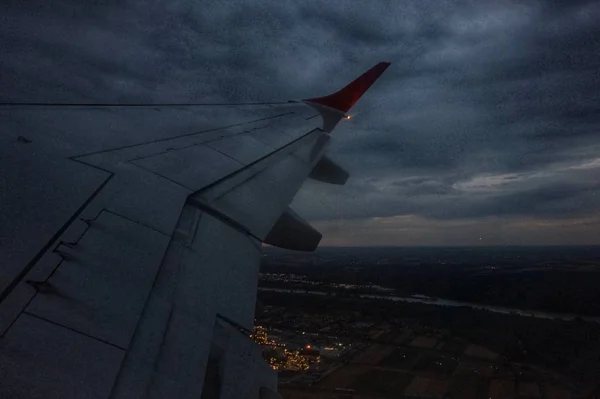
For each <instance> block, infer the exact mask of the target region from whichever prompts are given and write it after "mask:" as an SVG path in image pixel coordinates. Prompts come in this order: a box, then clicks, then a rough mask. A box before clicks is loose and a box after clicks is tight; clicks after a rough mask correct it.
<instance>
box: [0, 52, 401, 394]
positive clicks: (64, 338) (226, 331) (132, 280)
mask: <svg viewBox="0 0 600 399" xmlns="http://www.w3.org/2000/svg"><path fill="white" fill-rule="evenodd" d="M388 66H389V64H388V63H379V64H377V65H376V66H375V67H373V68H372V69H370V70H369V71H367V72H366V73H365V74H363V75H361V76H360V77H359V78H358V79H356V80H355V81H354V82H352V83H350V84H349V85H348V86H346V87H345V88H343V89H342V90H340V91H339V92H337V93H334V94H332V95H330V96H326V97H319V98H313V99H307V100H302V101H295V102H288V103H276V104H275V103H273V104H254V105H203V106H194V107H186V106H185V105H181V106H168V107H167V106H152V107H134V106H132V107H123V106H111V105H108V104H105V105H95V106H93V107H92V106H77V105H74V104H72V105H69V104H62V105H56V104H54V105H50V104H47V105H46V104H20V105H15V104H11V105H8V104H3V105H0V118H1V120H2V126H3V134H2V136H1V137H0V140H2V143H1V145H0V177H1V180H0V184H1V186H0V256H1V259H2V268H1V269H0V396H2V397H18V398H21V397H22V398H71V397H73V398H142V397H152V398H188V397H189V398H213V397H219V398H246V397H248V398H258V397H261V398H263V397H264V398H267V397H278V396H277V394H275V393H274V392H275V391H276V385H277V378H276V374H275V373H274V372H273V371H271V370H270V369H269V367H268V366H267V364H266V363H265V362H264V361H263V360H262V357H261V354H260V348H258V347H257V346H255V345H254V344H253V342H252V341H251V340H250V339H249V338H248V334H249V332H250V331H251V330H252V328H253V324H254V307H255V302H256V286H257V281H258V269H259V263H260V256H261V245H262V243H269V244H271V245H276V246H280V247H283V248H290V249H296V250H314V249H315V248H316V247H317V245H318V243H319V241H320V239H321V235H320V233H319V232H317V231H316V230H315V229H314V228H312V227H311V226H310V225H309V224H308V223H307V222H306V221H304V220H302V219H301V217H300V216H298V215H297V214H296V213H294V212H293V211H292V210H291V209H289V208H288V205H289V204H290V202H291V201H292V199H293V197H294V195H295V194H296V192H297V191H298V190H299V188H300V187H301V185H302V183H303V181H304V180H305V179H306V178H308V177H311V178H314V179H318V180H321V181H324V182H328V183H332V184H343V183H344V182H345V181H346V179H347V177H348V174H347V173H346V172H345V171H344V170H343V169H342V168H341V167H339V166H338V165H337V164H335V162H333V161H332V160H330V159H329V158H327V157H326V156H325V155H324V154H325V152H326V150H327V147H328V145H329V141H330V139H331V135H330V133H331V131H332V130H333V128H334V127H335V125H336V124H337V123H339V122H340V121H341V120H343V118H344V117H345V112H347V111H348V109H349V108H350V107H351V106H352V105H354V103H356V101H357V100H358V99H359V97H360V96H361V95H362V94H363V93H364V92H365V91H366V90H367V89H368V88H369V86H371V84H373V83H374V82H375V80H376V79H377V78H378V77H379V76H380V75H381V73H383V71H384V70H385V69H386V68H387V67H388Z"/></svg>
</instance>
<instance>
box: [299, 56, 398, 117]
mask: <svg viewBox="0 0 600 399" xmlns="http://www.w3.org/2000/svg"><path fill="white" fill-rule="evenodd" d="M389 66H390V63H389V62H380V63H379V64H377V65H375V66H374V67H373V68H371V69H369V70H368V71H367V72H365V73H363V74H362V75H360V76H359V77H358V78H356V79H354V80H353V81H352V83H350V84H348V85H347V86H346V87H344V88H343V89H342V90H340V91H338V92H336V93H333V94H330V95H328V96H325V97H317V98H309V99H307V100H304V101H310V102H312V103H317V104H321V105H326V106H328V107H331V108H335V109H337V110H339V111H342V112H347V111H348V110H349V109H350V108H352V106H353V105H354V104H356V102H357V101H358V99H359V98H360V97H361V96H362V95H363V94H365V92H366V91H367V90H369V87H371V85H372V84H373V83H375V81H376V80H377V79H378V78H379V76H381V74H382V73H383V72H384V71H385V70H386V69H387V67H389Z"/></svg>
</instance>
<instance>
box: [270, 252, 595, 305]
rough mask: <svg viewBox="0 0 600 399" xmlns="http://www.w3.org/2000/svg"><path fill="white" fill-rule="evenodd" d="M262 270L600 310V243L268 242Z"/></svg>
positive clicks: (485, 300) (400, 290)
mask: <svg viewBox="0 0 600 399" xmlns="http://www.w3.org/2000/svg"><path fill="white" fill-rule="evenodd" d="M261 271H262V272H263V273H294V274H296V275H302V276H304V277H305V278H306V279H307V280H313V281H315V282H319V283H321V284H325V285H326V284H329V283H338V284H339V283H343V284H353V285H357V286H365V285H367V286H368V285H369V284H372V285H376V286H380V287H385V288H391V289H393V290H394V291H395V294H396V295H400V296H412V295H425V296H429V297H437V298H444V299H452V300H458V301H466V302H474V303H481V304H489V305H497V306H506V307H511V308H520V309H528V310H540V311H548V312H557V313H572V314H578V315H588V316H600V289H599V287H600V247H598V246H593V247H590V246H586V247H470V248H467V247H446V248H439V247H431V248H386V247H382V248H377V247H375V248H322V249H319V250H318V251H317V252H316V253H311V254H305V253H292V252H283V251H279V250H277V249H272V248H269V250H267V255H266V256H265V257H264V259H263V265H262V269H261ZM271 284H272V283H271ZM275 285H276V284H275Z"/></svg>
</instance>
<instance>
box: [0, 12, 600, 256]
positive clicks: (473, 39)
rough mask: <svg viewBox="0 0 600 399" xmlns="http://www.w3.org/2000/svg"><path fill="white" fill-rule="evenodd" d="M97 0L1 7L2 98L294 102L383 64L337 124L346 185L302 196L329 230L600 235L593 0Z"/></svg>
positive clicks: (354, 235)
mask: <svg viewBox="0 0 600 399" xmlns="http://www.w3.org/2000/svg"><path fill="white" fill-rule="evenodd" d="M25 3H26V4H27V6H26V7H25V6H23V4H25ZM89 3H90V2H80V1H76V0H71V1H68V0H67V1H52V2H48V1H41V0H34V1H27V2H21V1H16V0H15V1H13V0H6V1H3V2H2V4H0V44H1V50H2V55H1V56H0V100H2V101H57V102H58V101H73V102H93V101H100V102H109V101H123V102H128V101H129V102H130V101H142V102H186V101H197V102H244V101H270V100H274V101H281V100H283V101H285V100H288V99H299V98H307V97H313V96H318V95H323V94H327V93H329V92H332V91H335V90H337V89H339V88H340V87H342V86H343V85H345V84H346V83H347V82H349V81H350V80H352V79H353V78H355V77H356V76H357V75H359V74H360V73H362V72H363V71H364V70H366V69H368V68H370V67H371V66H372V65H374V64H375V63H376V62H378V61H389V62H391V63H392V66H391V67H390V68H389V69H388V70H387V71H386V72H385V74H384V75H383V76H382V78H381V79H380V81H379V82H377V83H376V84H375V85H374V86H373V88H372V89H371V91H369V92H368V93H367V95H366V96H365V97H364V98H363V99H362V100H361V101H360V102H359V103H358V104H357V105H356V106H355V108H354V109H353V110H352V113H353V114H354V115H355V117H354V118H353V119H352V120H351V121H348V123H345V124H344V126H342V127H340V128H338V129H336V130H335V131H334V143H333V145H332V147H331V156H332V158H334V159H335V160H337V161H338V162H339V163H340V164H341V165H343V166H344V167H345V168H346V169H347V170H348V171H349V172H350V173H351V178H350V180H349V181H348V183H347V185H346V186H345V187H338V186H328V185H325V184H321V183H317V182H307V184H306V185H305V187H304V188H303V189H302V190H301V192H300V193H299V194H298V196H297V198H296V200H295V202H294V204H293V206H294V208H295V209H296V210H297V211H298V212H299V213H300V214H301V215H303V216H305V217H306V218H307V219H309V220H311V221H312V222H313V224H314V225H315V226H316V227H317V228H319V229H320V230H321V231H322V232H323V233H324V236H325V238H324V240H323V244H325V245H505V244H523V245H529V244H535V245H550V244H600V195H599V193H600V174H599V173H600V140H599V139H600V136H599V135H600V132H599V126H600V23H599V22H598V21H600V2H598V1H566V0H565V1H559V0H553V1H533V0H530V1H521V2H517V1H497V0H495V1H482V0H477V1H437V0H436V1H433V0H432V1H424V0H415V1H399V0H393V1H375V0H369V1H357V0H352V1H350V0H339V1H333V0H328V1H310V0H302V1H285V0H272V1H206V0H202V1H199V0H198V1H177V0H165V1H151V0H144V1H117V0H106V1H97V2H96V3H97V4H96V5H95V6H90V5H89ZM83 4H86V5H83Z"/></svg>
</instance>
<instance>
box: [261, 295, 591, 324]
mask: <svg viewBox="0 0 600 399" xmlns="http://www.w3.org/2000/svg"><path fill="white" fill-rule="evenodd" d="M258 290H259V291H270V292H283V293H290V294H311V295H323V296H325V295H328V293H326V292H323V291H314V290H302V289H285V288H271V287H259V288H258ZM333 295H335V294H333ZM358 297H359V298H364V299H383V300H388V301H395V302H411V303H424V304H427V305H435V306H452V307H468V308H471V309H476V310H486V311H488V312H494V313H502V314H512V315H517V316H523V317H535V318H537V319H549V320H563V321H574V320H575V318H577V317H579V318H580V319H581V320H585V321H589V322H594V323H600V317H594V316H583V315H577V314H572V313H552V312H543V311H539V310H527V309H519V308H507V307H503V306H494V305H486V304H481V303H473V302H462V301H455V300H452V299H444V298H432V297H428V296H425V295H413V296H411V297H402V296H389V295H372V294H361V295H359V296H358Z"/></svg>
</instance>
